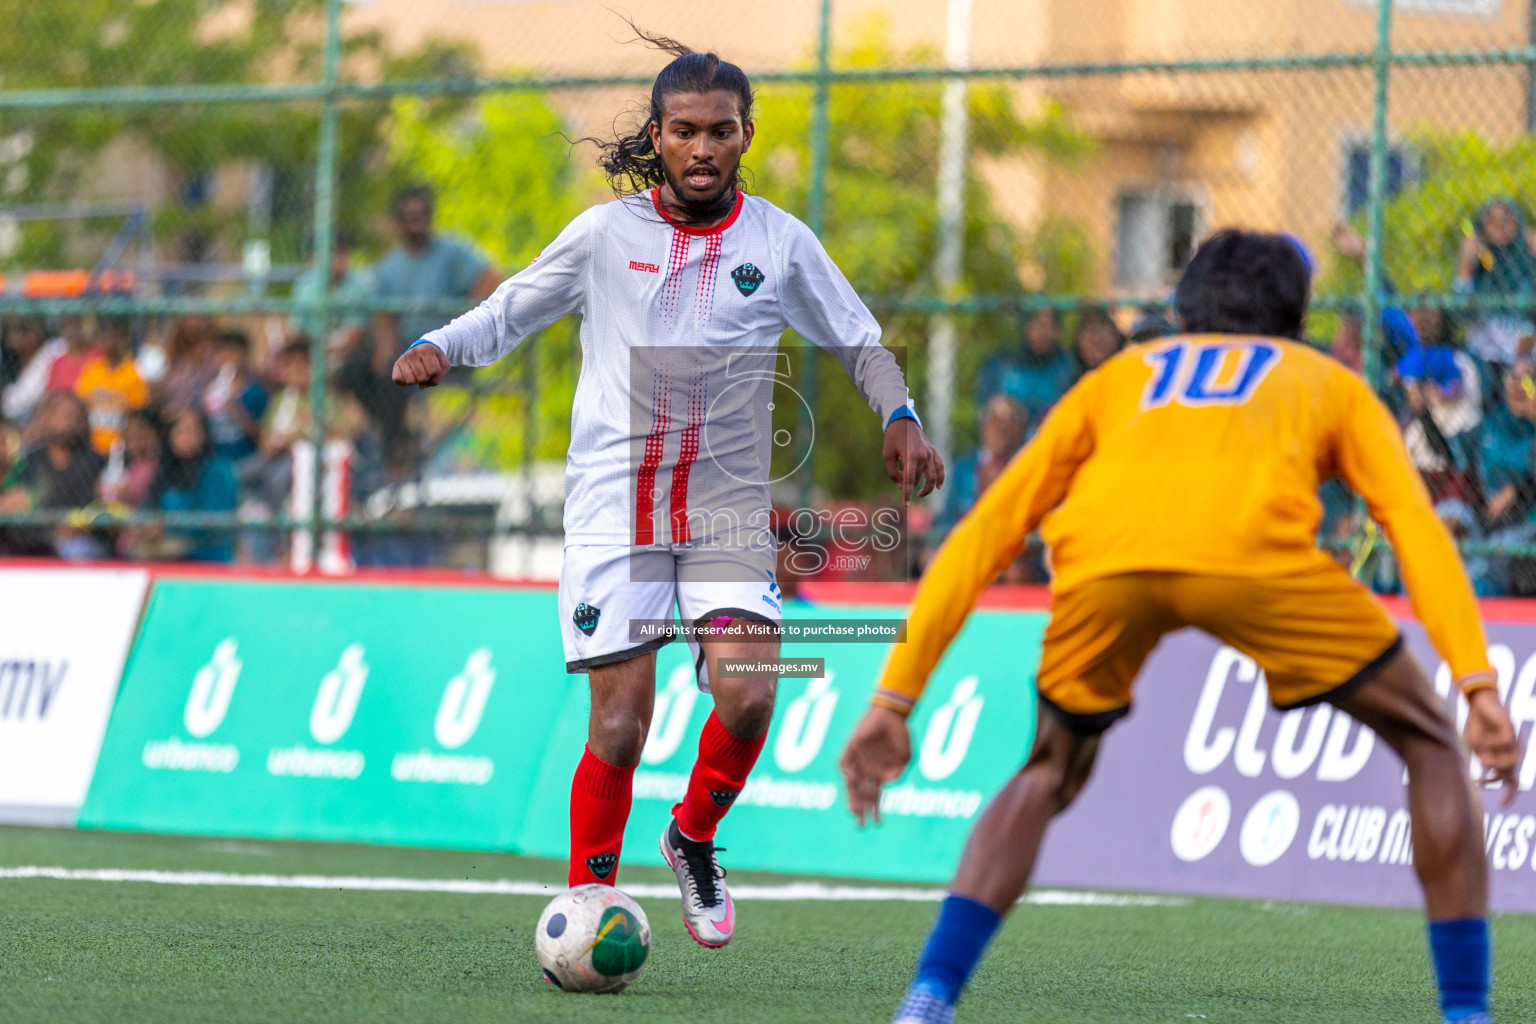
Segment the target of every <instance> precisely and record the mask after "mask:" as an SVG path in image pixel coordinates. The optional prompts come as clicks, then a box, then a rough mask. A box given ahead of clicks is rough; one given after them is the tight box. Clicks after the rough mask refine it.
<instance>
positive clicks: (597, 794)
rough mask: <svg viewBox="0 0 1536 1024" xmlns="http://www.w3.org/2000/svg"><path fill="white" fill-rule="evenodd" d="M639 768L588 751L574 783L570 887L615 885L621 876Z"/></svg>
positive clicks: (579, 766)
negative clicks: (630, 808) (620, 763)
mask: <svg viewBox="0 0 1536 1024" xmlns="http://www.w3.org/2000/svg"><path fill="white" fill-rule="evenodd" d="M634 781H635V766H634V765H627V766H621V765H615V764H609V763H608V762H606V761H603V760H600V759H599V758H598V757H597V755H596V754H594V753H592V751H591V749H590V748H588V749H586V750H583V751H582V753H581V763H580V764H578V765H577V766H576V777H575V778H574V779H572V780H571V870H570V874H569V876H568V881H569V884H571V885H584V884H586V883H587V882H600V883H602V884H603V885H613V884H614V882H615V880H616V879H617V878H618V877H619V851H620V849H621V848H622V847H623V845H624V823H625V822H627V821H628V820H629V805H630V800H631V798H632V796H633V795H634Z"/></svg>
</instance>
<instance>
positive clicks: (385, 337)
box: [373, 186, 501, 376]
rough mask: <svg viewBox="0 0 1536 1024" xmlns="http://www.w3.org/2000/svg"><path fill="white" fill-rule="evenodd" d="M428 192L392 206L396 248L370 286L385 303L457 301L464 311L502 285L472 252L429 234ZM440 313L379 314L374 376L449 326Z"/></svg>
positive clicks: (402, 196) (404, 195) (402, 197)
mask: <svg viewBox="0 0 1536 1024" xmlns="http://www.w3.org/2000/svg"><path fill="white" fill-rule="evenodd" d="M432 206H433V196H432V190H431V189H429V188H426V187H424V186H418V187H416V188H408V189H404V190H402V191H401V192H400V193H399V194H398V195H396V196H395V202H394V206H393V213H394V222H395V231H396V234H397V235H398V236H399V239H400V244H399V245H397V246H395V247H394V248H393V249H391V250H390V251H389V252H387V253H385V255H384V258H383V259H381V260H379V262H378V263H377V264H376V265H375V266H374V268H373V284H374V287H375V288H376V289H377V291H378V294H379V296H380V297H381V298H385V299H455V300H458V301H460V302H462V303H463V304H464V307H465V308H466V309H467V308H469V307H470V306H474V305H478V304H479V303H480V302H482V301H484V300H485V299H486V298H488V297H489V296H490V294H491V293H492V292H493V291H495V290H496V286H497V285H498V284H500V283H501V281H500V279H499V278H498V276H497V274H496V268H494V267H492V266H491V264H490V262H489V261H487V260H486V259H485V257H484V256H482V255H480V253H479V252H477V251H476V250H475V249H474V248H472V247H471V246H469V245H467V244H466V243H464V242H461V241H458V240H457V239H453V238H447V237H444V236H443V235H439V234H437V233H435V232H434V231H433V229H432ZM448 319H449V318H448V316H447V315H446V314H443V313H380V314H378V315H377V316H376V317H374V322H373V333H374V364H373V368H374V372H376V373H377V374H379V375H380V376H388V374H389V370H390V367H391V366H393V365H394V362H395V359H396V357H398V356H399V355H400V353H401V352H404V351H405V350H406V348H407V347H409V346H410V345H413V344H415V343H416V342H417V341H419V340H421V338H422V337H424V336H425V335H426V333H427V332H428V331H434V330H436V329H437V328H439V327H441V326H443V324H444V323H446V322H447V321H448Z"/></svg>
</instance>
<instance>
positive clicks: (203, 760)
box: [140, 637, 243, 774]
mask: <svg viewBox="0 0 1536 1024" xmlns="http://www.w3.org/2000/svg"><path fill="white" fill-rule="evenodd" d="M242 667H243V663H242V662H241V660H240V655H239V644H238V643H237V642H236V641H235V638H234V637H226V638H225V639H223V640H221V641H219V643H218V644H217V645H216V646H215V647H214V649H213V656H212V657H211V658H209V660H208V663H207V664H206V665H204V666H203V667H202V668H200V669H198V670H197V673H196V674H195V675H194V676H193V677H192V689H191V691H190V692H188V694H187V705H186V708H185V709H184V710H183V711H182V714H181V721H182V725H183V726H185V727H186V730H187V735H189V736H192V737H193V738H194V740H203V739H206V738H207V737H209V736H211V735H213V733H214V732H215V731H217V730H218V728H219V726H221V725H223V724H224V716H225V715H227V714H229V702H230V701H231V700H233V699H234V696H235V684H236V683H238V682H239V681H240V670H241V668H242ZM140 759H141V761H142V763H143V765H144V767H146V768H162V769H170V770H173V771H189V772H218V773H221V774H223V773H228V772H232V771H234V770H235V766H236V765H238V764H239V763H240V749H239V748H238V747H236V746H234V745H233V744H231V743H201V742H186V741H183V740H182V739H180V738H179V737H176V736H172V737H171V738H170V739H167V740H150V741H149V742H147V743H145V744H144V752H143V754H142V755H141V758H140Z"/></svg>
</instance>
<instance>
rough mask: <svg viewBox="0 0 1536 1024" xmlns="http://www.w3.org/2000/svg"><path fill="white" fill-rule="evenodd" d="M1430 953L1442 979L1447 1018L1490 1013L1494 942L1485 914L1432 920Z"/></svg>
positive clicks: (1455, 1018)
mask: <svg viewBox="0 0 1536 1024" xmlns="http://www.w3.org/2000/svg"><path fill="white" fill-rule="evenodd" d="M1429 954H1430V957H1431V958H1432V959H1433V960H1434V961H1435V977H1436V978H1437V979H1438V980H1439V982H1440V1009H1441V1010H1443V1011H1444V1012H1445V1019H1446V1020H1453V1021H1454V1020H1466V1019H1467V1018H1468V1017H1473V1016H1476V1015H1477V1014H1479V1013H1487V1012H1488V979H1489V970H1490V968H1489V961H1490V960H1491V958H1492V942H1491V940H1490V939H1489V937H1488V919H1487V918H1486V917H1463V918H1459V919H1457V920H1455V921H1431V922H1429Z"/></svg>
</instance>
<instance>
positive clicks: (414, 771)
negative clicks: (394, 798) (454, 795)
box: [389, 647, 496, 786]
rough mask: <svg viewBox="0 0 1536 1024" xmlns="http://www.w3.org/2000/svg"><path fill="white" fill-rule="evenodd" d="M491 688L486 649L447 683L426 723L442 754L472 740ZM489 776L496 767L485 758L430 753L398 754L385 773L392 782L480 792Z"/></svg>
mask: <svg viewBox="0 0 1536 1024" xmlns="http://www.w3.org/2000/svg"><path fill="white" fill-rule="evenodd" d="M495 682H496V669H495V668H494V667H493V666H492V664H491V649H490V648H489V647H481V648H477V649H476V650H475V651H473V652H472V653H471V654H470V656H469V658H468V660H467V661H465V662H464V670H463V671H462V672H460V673H459V674H458V675H456V676H454V677H453V678H452V679H450V680H448V685H447V686H446V687H444V688H443V699H442V700H441V701H440V702H439V703H438V705H437V717H436V718H435V719H434V720H433V723H432V734H433V736H434V737H435V738H436V739H437V742H438V743H439V744H441V745H442V746H443V748H444V749H446V750H457V749H458V748H460V747H462V746H464V744H466V743H468V742H469V741H470V740H471V739H472V738H473V737H474V735H475V733H476V732H477V731H478V730H479V728H480V720H481V718H483V717H484V715H485V704H486V701H488V700H490V698H491V687H492V685H494V684H495ZM495 771H496V764H495V762H494V761H492V760H491V759H490V758H489V757H480V756H474V755H464V754H442V753H438V752H436V751H433V750H416V751H401V752H399V753H397V754H395V757H394V760H393V762H391V764H390V768H389V773H390V776H391V777H392V778H394V779H395V781H397V782H435V783H445V784H449V785H465V786H483V785H485V784H486V783H487V782H490V781H491V776H492V775H493V774H495Z"/></svg>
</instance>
